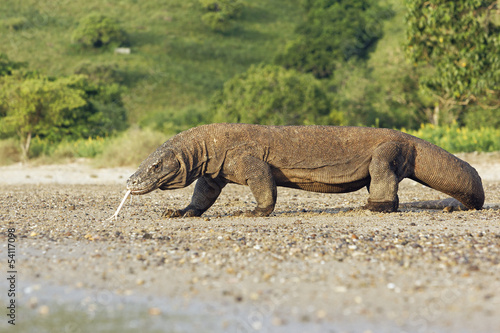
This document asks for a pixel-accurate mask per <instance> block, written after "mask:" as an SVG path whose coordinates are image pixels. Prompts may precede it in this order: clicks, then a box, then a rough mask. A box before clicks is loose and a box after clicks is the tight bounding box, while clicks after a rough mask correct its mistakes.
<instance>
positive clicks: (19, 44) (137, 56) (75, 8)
mask: <svg viewBox="0 0 500 333" xmlns="http://www.w3.org/2000/svg"><path fill="white" fill-rule="evenodd" d="M299 3H300V1H299V0H275V1H267V0H255V1H246V2H245V7H244V10H243V11H242V15H241V17H240V18H238V20H237V21H236V22H235V24H234V27H233V28H232V29H231V30H230V31H228V32H227V33H218V32H214V31H212V30H211V29H209V28H207V26H206V25H205V24H204V23H203V22H202V21H201V17H202V15H203V14H204V10H203V8H202V7H201V5H200V4H199V1H198V0H151V1H135V0H121V1H120V0H114V1H102V0H74V1H66V0H36V1H35V0H28V1H22V2H20V1H17V0H3V1H1V2H0V20H1V21H0V22H4V23H5V21H7V22H9V20H10V21H12V20H14V19H20V18H24V19H25V21H26V23H25V25H24V26H23V27H22V28H20V29H19V30H15V29H9V28H8V27H6V26H5V24H4V26H3V30H2V33H1V34H0V45H2V46H1V47H0V52H3V53H5V54H7V55H8V57H9V58H10V59H13V60H16V61H25V62H28V64H29V67H30V68H33V69H38V70H40V71H42V72H44V73H46V74H49V75H68V74H72V73H73V72H74V70H75V68H76V67H78V65H79V64H80V63H81V62H82V61H91V62H92V63H93V64H115V65H117V66H118V70H119V71H120V73H121V74H122V75H123V82H124V84H125V85H126V86H127V87H128V88H129V90H128V92H127V94H126V95H125V97H124V100H125V105H126V108H127V109H128V111H129V117H130V121H131V123H136V122H141V121H143V122H144V121H147V119H148V118H153V119H154V118H155V117H156V118H159V119H160V120H164V119H165V118H167V116H168V117H170V116H171V115H175V114H176V113H180V114H183V113H184V112H185V111H190V112H201V111H202V110H204V109H205V108H206V106H207V103H208V101H209V98H210V96H211V95H212V94H213V92H214V91H215V90H216V89H219V88H221V87H222V85H223V83H224V82H225V81H227V80H228V79H230V78H231V77H233V76H234V75H235V74H238V73H241V72H243V71H245V70H246V69H247V68H248V67H249V66H250V65H251V64H256V63H260V62H270V61H272V59H273V57H274V55H275V53H276V51H277V49H278V48H280V47H281V46H283V45H284V44H285V42H286V40H287V39H289V38H290V37H291V36H292V34H293V32H294V28H295V25H296V23H297V21H298V20H300V17H301V7H300V5H299ZM91 12H98V13H103V14H105V15H107V16H110V17H112V18H115V19H116V20H117V21H118V22H119V24H120V25H121V27H122V28H123V29H124V30H125V31H126V32H127V33H128V34H129V41H130V48H131V53H130V54H123V55H122V54H115V53H114V49H113V48H107V49H104V50H100V49H98V50H92V49H91V50H89V49H81V48H80V47H78V46H77V45H74V44H72V40H71V35H72V32H73V30H74V29H75V27H76V26H77V23H78V21H79V20H80V18H82V17H83V16H86V15H87V14H88V13H91ZM157 113H161V114H162V115H165V116H164V117H161V116H156V115H155V114H157Z"/></svg>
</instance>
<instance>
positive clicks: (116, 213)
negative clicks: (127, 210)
mask: <svg viewBox="0 0 500 333" xmlns="http://www.w3.org/2000/svg"><path fill="white" fill-rule="evenodd" d="M130 192H131V191H130V190H128V191H127V193H125V197H124V198H123V200H122V202H121V203H120V206H118V209H117V210H116V212H115V213H114V214H113V216H111V217H110V218H108V219H106V221H109V220H112V219H117V218H118V213H119V212H120V209H122V206H123V204H124V203H125V200H127V198H128V196H129V195H130Z"/></svg>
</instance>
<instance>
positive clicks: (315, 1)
mask: <svg viewBox="0 0 500 333" xmlns="http://www.w3.org/2000/svg"><path fill="white" fill-rule="evenodd" d="M303 4H304V9H305V11H306V19H305V22H304V23H302V24H300V25H298V27H297V29H296V33H297V38H296V39H295V40H292V41H291V42H289V43H288V44H287V45H286V48H285V51H284V52H283V53H282V54H279V55H278V56H277V57H276V63H277V64H280V65H283V66H284V67H285V68H294V69H296V70H298V71H301V72H305V73H312V74H314V76H316V77H317V78H327V77H330V76H331V75H332V73H333V71H334V70H335V67H336V64H337V63H339V62H344V61H348V60H350V59H363V60H364V59H366V58H367V57H368V54H369V53H370V51H372V50H373V48H374V46H375V45H376V42H377V40H378V39H379V38H380V37H382V25H381V23H382V21H383V20H385V19H387V18H389V17H391V16H392V12H391V11H390V10H389V9H387V8H384V9H383V8H380V7H378V6H377V5H376V2H374V1H373V0H360V1H352V0H305V1H304V2H303Z"/></svg>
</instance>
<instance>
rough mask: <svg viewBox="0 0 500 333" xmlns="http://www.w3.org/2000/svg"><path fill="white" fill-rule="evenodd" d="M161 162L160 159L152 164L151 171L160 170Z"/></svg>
mask: <svg viewBox="0 0 500 333" xmlns="http://www.w3.org/2000/svg"><path fill="white" fill-rule="evenodd" d="M161 164H162V163H161V161H160V162H158V163H155V164H154V165H153V167H152V169H153V171H154V172H158V171H160V170H161Z"/></svg>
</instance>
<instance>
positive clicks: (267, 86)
mask: <svg viewBox="0 0 500 333" xmlns="http://www.w3.org/2000/svg"><path fill="white" fill-rule="evenodd" d="M211 111H212V113H213V121H215V122H236V123H253V124H267V125H310V124H324V125H327V124H329V125H338V124H341V123H342V121H343V118H342V115H341V114H340V113H339V112H336V111H335V110H332V107H331V100H330V96H329V95H328V94H327V92H326V90H325V88H324V87H323V85H322V84H321V83H320V81H319V80H317V79H315V78H314V77H313V76H312V75H310V74H302V73H299V72H297V71H294V70H286V69H284V68H282V67H280V66H275V65H259V66H251V67H250V69H249V70H248V71H247V72H245V73H243V74H241V75H237V76H235V77H234V78H232V79H231V80H229V81H228V82H226V83H225V84H224V87H223V89H222V91H220V92H218V93H216V94H215V95H214V97H213V100H212V110H211Z"/></svg>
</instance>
